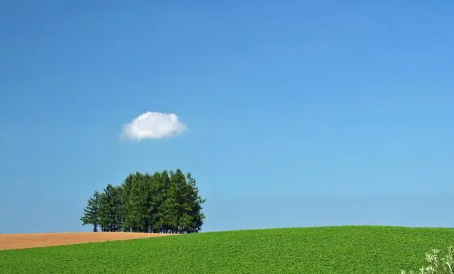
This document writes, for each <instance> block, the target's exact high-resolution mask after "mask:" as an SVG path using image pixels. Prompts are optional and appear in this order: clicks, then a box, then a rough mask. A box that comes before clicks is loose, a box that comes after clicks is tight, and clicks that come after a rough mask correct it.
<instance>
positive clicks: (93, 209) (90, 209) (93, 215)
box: [80, 191, 101, 232]
mask: <svg viewBox="0 0 454 274" xmlns="http://www.w3.org/2000/svg"><path fill="white" fill-rule="evenodd" d="M100 196H101V195H100V194H99V192H98V191H95V193H94V194H93V197H91V198H90V199H88V203H87V207H86V208H84V215H83V216H82V217H81V218H80V220H81V221H82V224H83V225H87V224H92V225H93V232H97V231H98V225H99V222H100V220H99V219H100Z"/></svg>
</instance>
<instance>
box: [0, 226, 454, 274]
mask: <svg viewBox="0 0 454 274" xmlns="http://www.w3.org/2000/svg"><path fill="white" fill-rule="evenodd" d="M453 239H454V229H442V228H406V227H377V226H339V227H318V228H287V229H262V230H243V231H227V232H209V233H198V234H189V235H181V236H177V237H161V238H148V239H135V240H128V241H112V242H102V243H85V244H76V245H66V246H55V247H43V248H30V249H21V250H5V251H0V273H210V274H211V273H311V274H318V273H339V274H341V273H342V274H345V273H362V274H364V273H380V274H387V273H389V274H397V273H400V272H399V271H400V269H414V268H417V267H419V266H420V265H422V264H424V252H426V251H428V250H429V249H431V248H440V249H444V248H445V247H447V245H449V244H451V243H453Z"/></svg>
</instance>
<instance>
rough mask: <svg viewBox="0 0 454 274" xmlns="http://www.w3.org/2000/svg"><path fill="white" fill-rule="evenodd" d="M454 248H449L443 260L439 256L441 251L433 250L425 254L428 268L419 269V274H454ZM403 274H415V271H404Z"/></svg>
mask: <svg viewBox="0 0 454 274" xmlns="http://www.w3.org/2000/svg"><path fill="white" fill-rule="evenodd" d="M453 248H454V247H453V246H449V247H448V252H447V253H446V255H444V256H443V257H442V258H441V259H440V256H439V253H440V250H439V249H432V251H430V252H426V253H425V255H426V256H425V258H426V261H427V262H428V263H429V265H428V266H423V267H421V268H420V269H419V272H418V273H419V274H453V273H454V271H453V267H454V266H453V264H454V259H453V254H454V249H453ZM400 273H401V274H407V273H408V274H415V273H416V272H415V271H412V270H411V271H409V272H406V271H405V270H402V271H401V272H400Z"/></svg>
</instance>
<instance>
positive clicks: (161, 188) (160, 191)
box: [80, 169, 205, 234]
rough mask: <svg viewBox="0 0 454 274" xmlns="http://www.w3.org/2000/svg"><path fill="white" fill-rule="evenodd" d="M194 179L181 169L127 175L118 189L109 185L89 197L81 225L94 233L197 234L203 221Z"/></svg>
mask: <svg viewBox="0 0 454 274" xmlns="http://www.w3.org/2000/svg"><path fill="white" fill-rule="evenodd" d="M204 202H205V199H203V198H202V197H200V196H199V189H198V188H197V186H196V180H195V179H194V178H193V177H192V175H191V173H187V174H186V175H185V174H183V172H182V171H181V170H180V169H177V170H176V171H175V172H174V171H170V172H167V171H166V170H164V171H162V172H155V173H154V174H152V175H151V174H149V173H145V174H142V173H140V172H136V173H135V174H129V175H128V176H127V177H126V178H125V180H124V181H123V183H122V184H121V185H119V186H113V185H112V184H108V185H107V186H106V187H105V188H104V191H103V192H101V193H100V192H98V191H95V192H94V194H93V196H92V197H90V198H89V200H88V202H87V206H86V207H85V208H84V214H83V216H82V217H81V218H80V220H81V221H82V223H83V225H87V224H91V225H93V231H94V232H96V231H98V227H99V228H100V229H101V231H125V232H149V233H151V232H153V233H158V232H159V233H179V234H181V233H196V232H199V231H200V230H201V228H202V225H203V221H204V219H205V216H204V214H203V213H202V211H201V210H202V204H203V203H204Z"/></svg>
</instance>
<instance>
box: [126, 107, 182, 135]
mask: <svg viewBox="0 0 454 274" xmlns="http://www.w3.org/2000/svg"><path fill="white" fill-rule="evenodd" d="M185 130H186V125H185V124H183V123H181V122H180V121H178V116H177V115H175V114H174V113H160V112H149V111H148V112H145V113H143V114H141V115H139V116H138V117H136V118H134V119H133V120H132V121H131V123H129V124H126V125H124V126H123V130H122V133H121V137H123V138H127V139H130V140H133V141H141V140H145V139H161V138H165V137H170V136H172V135H175V134H180V133H182V132H184V131H185Z"/></svg>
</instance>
